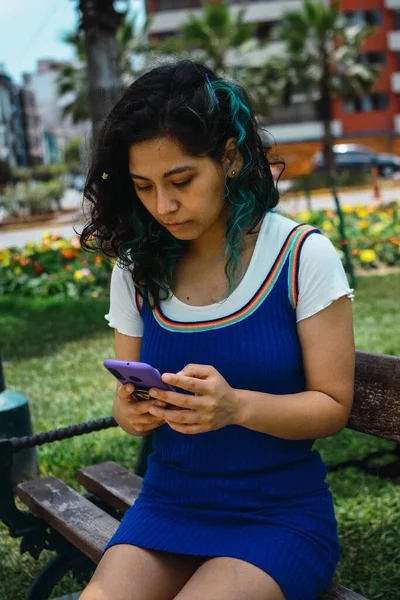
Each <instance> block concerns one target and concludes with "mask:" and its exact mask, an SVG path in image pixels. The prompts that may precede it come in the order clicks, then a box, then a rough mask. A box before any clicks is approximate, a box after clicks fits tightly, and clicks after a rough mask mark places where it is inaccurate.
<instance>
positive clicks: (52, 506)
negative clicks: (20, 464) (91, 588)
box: [17, 477, 119, 563]
mask: <svg viewBox="0 0 400 600" xmlns="http://www.w3.org/2000/svg"><path fill="white" fill-rule="evenodd" d="M17 492H18V496H19V497H20V498H21V500H22V502H24V504H26V505H27V506H28V507H29V509H30V510H31V511H32V512H33V514H35V515H36V516H37V517H39V518H40V519H43V521H45V522H46V523H48V524H49V525H51V527H53V529H55V530H56V531H58V532H59V533H60V534H61V535H62V536H63V537H65V538H66V539H67V540H68V541H69V542H71V544H73V545H74V546H75V547H76V548H78V549H79V550H80V551H81V552H83V553H84V554H85V555H86V556H88V557H89V558H90V559H91V560H93V561H94V562H95V563H98V562H99V560H100V558H101V554H102V552H103V550H104V548H105V546H106V544H107V542H108V541H109V539H110V538H111V536H112V535H113V534H114V532H115V531H116V530H117V527H118V525H119V522H118V521H117V519H114V518H113V517H111V516H110V515H108V514H107V513H105V512H104V511H103V510H101V509H100V508H98V507H97V506H96V505H95V504H93V503H92V502H90V501H89V500H87V499H86V498H85V497H84V496H81V495H80V494H78V492H76V491H75V490H73V489H72V488H70V487H69V486H67V485H66V484H65V483H63V482H62V481H60V480H59V479H57V478H56V477H45V478H43V479H34V480H32V481H27V482H26V483H21V484H19V485H18V487H17Z"/></svg>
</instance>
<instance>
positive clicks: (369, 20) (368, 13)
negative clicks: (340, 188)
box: [364, 10, 383, 27]
mask: <svg viewBox="0 0 400 600" xmlns="http://www.w3.org/2000/svg"><path fill="white" fill-rule="evenodd" d="M364 20H365V23H366V24H367V25H372V26H373V27H379V26H380V25H383V13H382V11H381V10H365V11H364Z"/></svg>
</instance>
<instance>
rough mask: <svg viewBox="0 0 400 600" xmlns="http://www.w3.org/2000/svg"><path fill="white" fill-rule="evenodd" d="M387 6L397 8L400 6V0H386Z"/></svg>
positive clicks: (392, 8)
mask: <svg viewBox="0 0 400 600" xmlns="http://www.w3.org/2000/svg"><path fill="white" fill-rule="evenodd" d="M385 8H389V9H391V10H396V9H398V8H400V0H385Z"/></svg>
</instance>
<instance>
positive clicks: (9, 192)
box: [0, 179, 66, 217]
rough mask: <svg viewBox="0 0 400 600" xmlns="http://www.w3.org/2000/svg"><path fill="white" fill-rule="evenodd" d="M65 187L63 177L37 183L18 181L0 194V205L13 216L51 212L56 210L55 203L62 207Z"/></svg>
mask: <svg viewBox="0 0 400 600" xmlns="http://www.w3.org/2000/svg"><path fill="white" fill-rule="evenodd" d="M65 188H66V184H65V183H64V181H62V180H61V179H58V180H57V179H54V180H51V181H48V182H44V183H41V184H36V185H28V184H26V183H18V184H17V185H15V186H9V187H7V188H6V189H5V191H4V193H3V194H2V195H1V196H0V206H1V207H2V208H3V209H4V210H5V212H6V213H7V214H8V215H9V216H11V217H17V216H20V215H24V214H25V215H29V216H34V215H40V214H44V213H49V212H52V210H54V204H56V206H57V208H58V209H60V208H61V198H62V196H63V195H64V192H65Z"/></svg>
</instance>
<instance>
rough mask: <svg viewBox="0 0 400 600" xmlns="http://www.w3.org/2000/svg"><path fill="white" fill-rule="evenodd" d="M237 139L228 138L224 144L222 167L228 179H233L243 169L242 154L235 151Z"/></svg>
mask: <svg viewBox="0 0 400 600" xmlns="http://www.w3.org/2000/svg"><path fill="white" fill-rule="evenodd" d="M236 144H237V139H236V138H233V137H232V138H229V139H228V140H227V142H226V144H225V155H224V167H225V171H226V172H227V174H228V177H230V178H231V179H233V178H234V177H236V175H237V174H238V173H239V171H241V169H242V168H243V156H242V153H241V152H240V151H239V150H237V149H236Z"/></svg>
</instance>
